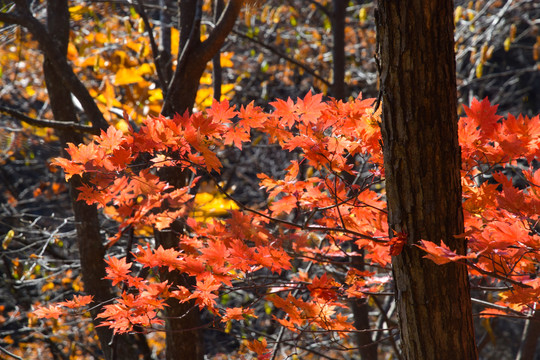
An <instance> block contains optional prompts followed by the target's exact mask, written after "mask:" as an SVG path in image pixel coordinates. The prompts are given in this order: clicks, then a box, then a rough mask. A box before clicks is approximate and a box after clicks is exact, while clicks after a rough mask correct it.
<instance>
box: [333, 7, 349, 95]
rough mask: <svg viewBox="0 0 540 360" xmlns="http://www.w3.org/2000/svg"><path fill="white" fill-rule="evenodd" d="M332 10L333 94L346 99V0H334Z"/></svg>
mask: <svg viewBox="0 0 540 360" xmlns="http://www.w3.org/2000/svg"><path fill="white" fill-rule="evenodd" d="M332 3H333V11H332V36H333V38H334V45H333V47H332V57H333V64H332V72H333V79H332V89H331V93H332V96H333V97H335V98H336V99H340V100H342V99H344V98H345V96H346V92H347V90H346V89H345V14H346V12H345V11H346V9H347V3H348V1H346V0H333V1H332Z"/></svg>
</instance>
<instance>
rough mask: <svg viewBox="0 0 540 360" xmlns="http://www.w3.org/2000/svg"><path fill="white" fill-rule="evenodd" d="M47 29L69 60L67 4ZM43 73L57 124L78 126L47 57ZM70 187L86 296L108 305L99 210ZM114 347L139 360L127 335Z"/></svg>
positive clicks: (74, 138) (59, 2)
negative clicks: (63, 122) (64, 123)
mask: <svg viewBox="0 0 540 360" xmlns="http://www.w3.org/2000/svg"><path fill="white" fill-rule="evenodd" d="M47 28H48V32H49V34H50V36H51V37H52V40H53V41H54V43H55V44H56V45H57V46H58V47H59V49H58V50H59V52H61V53H62V54H63V55H64V56H66V54H67V46H68V42H69V29H70V26H69V10H68V2H67V0H55V1H49V2H48V4H47ZM43 72H44V75H45V82H46V85H47V91H48V93H49V100H50V104H51V109H52V111H53V114H54V118H55V120H57V121H66V122H72V123H76V122H77V117H76V113H75V108H74V106H73V102H72V101H71V92H70V91H69V90H68V89H67V88H66V86H65V85H64V83H63V82H62V77H61V76H59V75H58V73H57V72H56V70H55V69H54V67H53V66H52V65H51V63H50V61H49V59H48V58H47V57H45V60H44V62H43ZM60 137H61V139H62V145H63V146H64V147H66V143H68V142H72V143H75V144H78V143H81V142H82V140H83V139H82V136H81V135H80V134H78V133H76V132H74V131H68V130H66V131H62V132H61V134H60ZM69 185H70V193H71V199H72V206H73V212H74V215H75V222H76V228H77V243H78V247H79V258H80V261H81V272H82V277H83V282H84V287H85V292H86V293H87V294H89V295H93V296H94V302H95V303H97V304H100V303H105V302H108V301H109V300H110V299H112V298H113V297H114V295H113V293H112V291H111V284H110V282H109V281H108V280H104V279H103V278H104V277H105V276H106V272H105V262H104V261H103V259H104V257H105V247H104V246H103V244H102V239H101V234H100V224H99V219H98V213H97V209H96V207H95V206H89V205H87V204H86V203H85V202H81V201H77V198H78V194H79V192H78V190H76V189H77V188H78V187H79V186H81V185H82V184H81V179H80V178H79V177H76V178H72V179H71V181H70V182H69ZM100 312H101V307H94V308H93V310H92V311H91V313H92V319H93V320H94V324H95V325H96V327H95V329H96V333H97V335H98V338H99V342H100V345H101V349H102V351H103V353H104V355H105V358H106V359H112V358H113V352H114V349H113V347H111V344H110V343H111V340H112V335H113V334H112V330H110V329H109V328H106V327H97V325H99V322H100V321H99V320H97V319H96V316H97V315H98V314H99V313H100ZM113 344H114V347H116V348H120V349H122V351H120V352H118V351H116V356H115V357H114V359H116V360H122V359H125V360H130V359H136V358H137V353H138V351H137V348H136V347H135V339H134V338H133V337H129V336H128V335H124V336H117V337H116V338H115V341H114V342H113Z"/></svg>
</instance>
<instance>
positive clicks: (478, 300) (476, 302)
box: [471, 298, 528, 318]
mask: <svg viewBox="0 0 540 360" xmlns="http://www.w3.org/2000/svg"><path fill="white" fill-rule="evenodd" d="M471 301H472V302H473V303H475V304H480V305H483V306H485V307H488V308H492V309H496V310H501V311H507V312H509V313H512V314H514V315H518V316H520V317H522V318H528V317H527V316H526V315H523V314H522V313H520V312H519V311H516V310H514V309H512V308H511V307H508V306H501V305H496V304H493V303H490V302H489V301H484V300H480V299H475V298H471Z"/></svg>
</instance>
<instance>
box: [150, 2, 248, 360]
mask: <svg viewBox="0 0 540 360" xmlns="http://www.w3.org/2000/svg"><path fill="white" fill-rule="evenodd" d="M241 5H242V0H230V1H229V3H228V4H227V7H226V8H225V10H224V11H223V13H222V16H221V17H220V19H219V21H217V23H216V27H215V28H214V29H213V31H212V32H211V33H210V35H209V37H208V39H207V40H205V41H204V42H201V40H200V38H201V36H200V21H201V6H202V3H201V1H193V0H178V9H179V14H178V21H179V28H180V41H179V49H178V54H179V57H178V59H177V67H176V69H175V72H174V74H173V76H172V79H171V80H170V81H169V88H168V89H167V91H166V97H165V101H164V104H163V109H162V113H163V115H165V116H174V115H175V114H177V113H178V114H183V113H184V112H186V111H188V112H191V111H192V110H193V105H194V104H195V98H196V95H197V90H198V88H199V81H200V78H201V76H202V74H203V72H204V70H205V69H206V64H207V63H208V62H209V61H210V60H211V59H212V58H213V57H214V55H216V54H218V55H217V56H219V49H220V48H221V45H222V44H223V42H224V41H225V39H226V37H227V35H228V34H229V32H230V31H231V30H232V27H233V25H234V22H235V20H236V18H237V16H238V13H239V11H240V8H241ZM186 176H187V175H186V174H185V173H182V172H180V171H178V170H176V169H171V170H166V169H164V170H162V171H161V172H160V177H161V178H162V179H164V180H165V181H167V182H168V183H169V184H171V185H173V186H175V187H177V188H180V187H183V186H184V185H185V184H186ZM183 231H184V229H183V226H182V223H181V221H176V222H175V223H174V224H173V226H172V227H171V229H170V230H168V231H161V232H157V231H156V241H157V243H158V244H160V245H162V246H163V247H164V248H173V247H174V248H178V247H179V245H180V244H179V240H178V236H179V235H180V234H181V233H182V232H183ZM161 276H162V277H163V280H167V281H169V283H171V284H176V285H179V286H185V287H188V288H189V287H192V286H193V285H194V279H193V278H190V277H188V276H187V275H185V274H181V273H179V272H163V273H162V274H161ZM168 305H169V306H168V307H167V311H166V313H167V324H166V328H167V354H166V358H167V360H179V359H189V360H202V359H203V358H204V347H203V337H202V332H201V320H200V314H199V310H198V308H196V307H195V306H194V303H193V302H187V303H179V302H178V301H176V300H174V299H171V300H169V301H168Z"/></svg>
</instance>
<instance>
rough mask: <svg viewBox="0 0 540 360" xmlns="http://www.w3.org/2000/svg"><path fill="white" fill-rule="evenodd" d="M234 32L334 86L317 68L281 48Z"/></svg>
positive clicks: (329, 85) (326, 83) (327, 84)
mask: <svg viewBox="0 0 540 360" xmlns="http://www.w3.org/2000/svg"><path fill="white" fill-rule="evenodd" d="M232 32H233V33H234V34H236V35H238V36H240V37H242V38H244V39H247V40H249V41H253V42H254V43H255V44H257V45H260V46H262V47H263V48H265V49H267V50H270V51H271V52H272V53H274V54H276V55H277V56H279V57H281V58H283V59H285V60H287V61H288V62H290V63H291V64H293V65H296V66H298V67H299V68H301V69H302V70H304V71H305V72H307V73H308V74H310V75H311V76H313V77H314V78H316V79H318V80H319V81H321V82H322V83H323V84H324V85H326V86H328V87H331V86H332V83H330V81H328V80H326V79H325V78H323V77H322V76H321V75H319V74H317V73H316V72H315V70H313V69H312V68H310V67H309V66H307V65H305V64H302V63H301V62H299V61H297V60H295V59H293V58H292V57H290V56H288V55H287V54H284V53H283V52H281V51H280V50H278V49H276V48H274V47H272V46H270V45H268V44H267V43H265V42H263V41H261V40H259V39H256V38H254V37H250V36H248V35H247V34H244V33H242V32H240V31H236V30H233V31H232Z"/></svg>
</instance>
